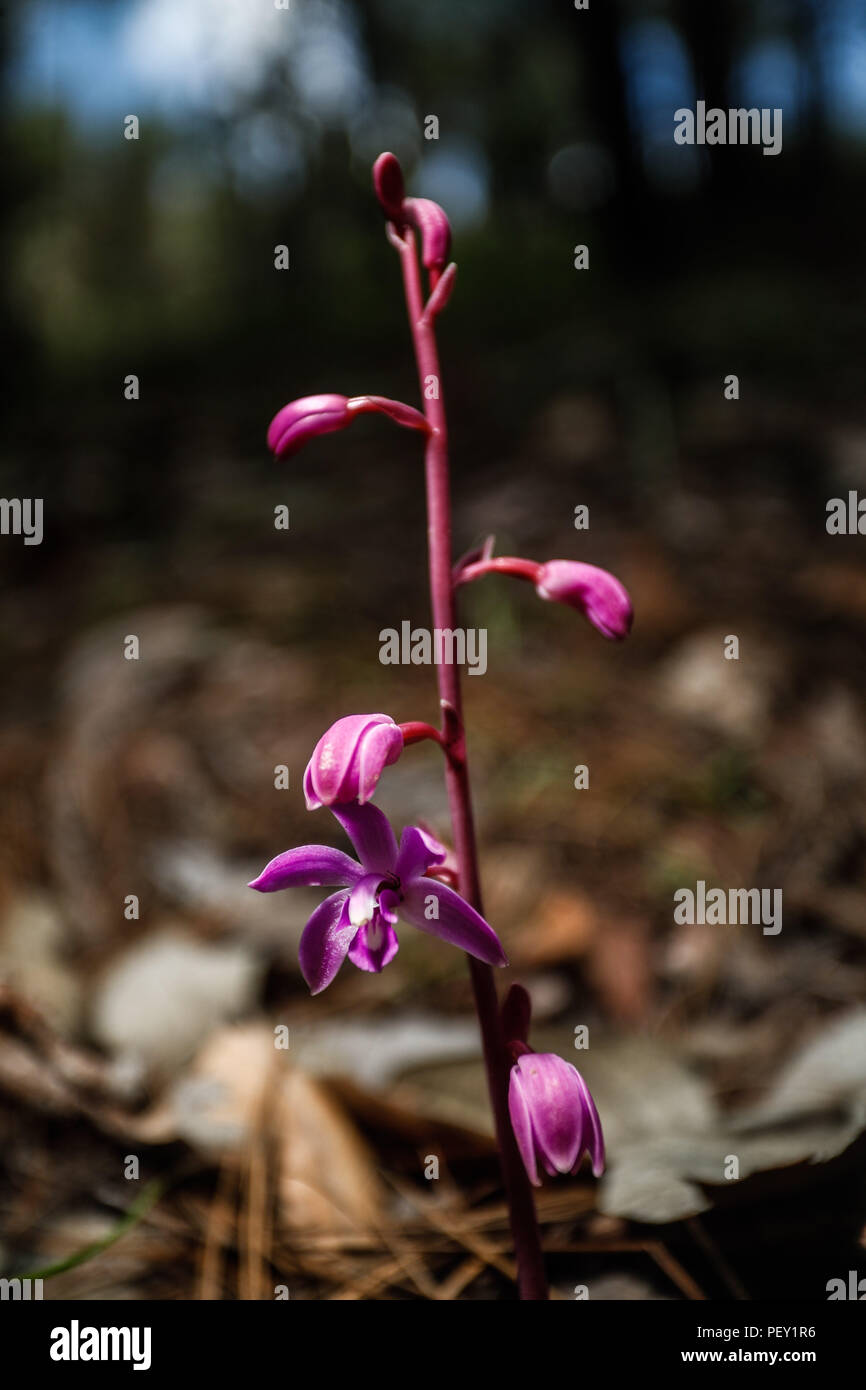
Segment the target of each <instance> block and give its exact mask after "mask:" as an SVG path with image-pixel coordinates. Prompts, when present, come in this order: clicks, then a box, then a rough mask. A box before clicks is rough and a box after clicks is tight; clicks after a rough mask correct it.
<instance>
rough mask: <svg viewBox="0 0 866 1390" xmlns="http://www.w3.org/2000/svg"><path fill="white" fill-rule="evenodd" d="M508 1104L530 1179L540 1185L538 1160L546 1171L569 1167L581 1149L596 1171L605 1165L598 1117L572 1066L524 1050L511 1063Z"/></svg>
mask: <svg viewBox="0 0 866 1390" xmlns="http://www.w3.org/2000/svg"><path fill="white" fill-rule="evenodd" d="M508 1110H509V1113H510V1115H511V1125H512V1128H513V1130H514V1137H515V1139H516V1140H517V1147H518V1148H519V1149H520V1154H521V1157H522V1159H523V1162H524V1165H525V1167H526V1171H527V1173H528V1174H529V1178H530V1181H531V1182H532V1183H533V1184H534V1185H535V1186H536V1187H540V1186H541V1179H540V1178H539V1176H538V1161H539V1159H540V1160H541V1164H542V1166H543V1168H544V1170H545V1172H547V1173H549V1174H550V1175H551V1176H553V1175H555V1174H556V1173H574V1172H576V1171H577V1169H578V1168H579V1166H580V1161H581V1158H582V1157H583V1154H584V1152H587V1153H588V1154H589V1157H590V1159H591V1160H592V1171H593V1173H594V1174H595V1176H596V1177H598V1176H599V1174H600V1173H602V1172H603V1170H604V1139H603V1137H602V1132H601V1121H600V1120H599V1118H598V1111H597V1110H596V1108H595V1103H594V1102H593V1099H592V1096H591V1095H590V1093H589V1087H588V1086H587V1084H586V1082H585V1081H584V1079H583V1077H582V1076H581V1074H580V1072H579V1071H578V1070H577V1068H576V1067H573V1066H572V1065H571V1063H570V1062H565V1061H563V1059H562V1058H561V1057H557V1056H556V1055H555V1053H552V1052H525V1053H524V1055H523V1056H521V1057H518V1059H517V1062H516V1064H515V1065H514V1066H513V1067H512V1069H511V1080H510V1084H509V1087H508Z"/></svg>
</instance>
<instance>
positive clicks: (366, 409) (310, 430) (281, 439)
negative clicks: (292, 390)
mask: <svg viewBox="0 0 866 1390" xmlns="http://www.w3.org/2000/svg"><path fill="white" fill-rule="evenodd" d="M373 411H375V412H376V413H377V414H379V415H387V416H388V418H389V419H391V420H394V421H395V423H396V424H398V425H402V426H403V428H404V429H407V430H423V431H425V432H427V431H429V429H430V426H429V425H428V423H427V421H426V419H425V418H424V416H423V415H422V414H421V412H420V410H416V409H415V407H414V406H411V405H405V404H404V403H403V401H392V400H389V399H388V397H387V396H351V397H346V396H335V395H327V396H302V397H301V398H300V400H297V401H291V402H290V403H289V405H284V406H283V408H282V410H279V411H277V414H276V415H275V416H274V418H273V420H272V421H271V423H270V426H269V428H268V447H269V448H270V449H271V450H273V452H274V453H275V454H276V456H277V458H288V457H289V455H290V454H294V453H296V452H297V450H298V449H300V447H301V445H302V444H305V443H306V442H307V440H308V439H312V438H313V436H314V435H317V434H331V433H332V432H333V431H334V430H344V429H345V428H346V426H347V425H351V423H352V421H353V420H354V418H355V416H356V415H366V414H368V413H370V412H373Z"/></svg>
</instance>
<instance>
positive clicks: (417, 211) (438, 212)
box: [403, 198, 451, 273]
mask: <svg viewBox="0 0 866 1390" xmlns="http://www.w3.org/2000/svg"><path fill="white" fill-rule="evenodd" d="M403 216H404V217H405V218H406V219H407V220H408V221H409V222H411V223H412V226H413V227H414V228H415V229H416V231H417V232H418V233H419V235H420V237H421V263H422V265H423V266H424V268H425V270H432V271H436V272H437V273H439V272H441V271H443V270H444V269H445V267H446V265H447V264H448V256H449V255H450V252H451V224H450V222H449V221H448V218H447V217H446V216H445V213H444V212H443V210H442V208H440V206H439V204H438V203H434V202H431V200H430V199H429V198H404V199H403Z"/></svg>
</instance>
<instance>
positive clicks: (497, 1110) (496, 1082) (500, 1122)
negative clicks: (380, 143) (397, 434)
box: [389, 224, 548, 1300]
mask: <svg viewBox="0 0 866 1390" xmlns="http://www.w3.org/2000/svg"><path fill="white" fill-rule="evenodd" d="M389 236H390V239H391V241H392V243H393V244H394V246H395V247H396V248H397V250H398V252H399V255H400V264H401V268H402V272H403V287H404V291H405V295H406V307H407V310H408V314H409V327H410V330H411V333H412V343H413V347H414V351H415V361H416V365H417V368H418V378H419V382H420V387H421V396H422V399H423V400H424V402H425V414H426V416H427V421H428V424H429V426H430V433H429V434H428V436H427V447H426V452H425V478H426V488H427V540H428V563H429V576H430V600H431V608H432V614H433V626H434V627H436V628H441V629H453V628H455V627H456V626H457V620H456V602H455V597H454V587H455V586H454V583H453V579H452V543H451V487H450V478H449V467H448V424H447V419H446V414H445V400H444V393H443V390H442V379H441V372H440V366H439V352H438V348H437V343H436V333H435V314H433V313H431V312H430V311H429V306H428V309H427V312H425V305H424V299H423V292H422V287H421V272H420V268H419V265H418V257H417V252H416V246H415V236H414V233H413V231H412V229H411V227H409V226H405V225H404V227H403V228H402V230H401V231H398V230H397V228H396V227H394V226H393V224H392V226H391V228H390V230H389ZM452 280H453V276H452ZM444 283H445V277H444V275H443V277H442V279H441V280H439V282H438V284H437V285H434V286H433V287H432V288H433V294H434V295H435V294H436V292H437V290H441V288H442V285H443V284H444ZM436 679H437V683H438V688H439V698H440V702H441V703H442V706H443V709H446V708H447V709H448V710H449V711H450V714H451V720H450V722H451V733H450V737H449V739H448V744H447V747H448V758H447V760H446V764H445V778H446V783H447V788H448V801H449V807H450V812H451V825H452V829H453V835H454V847H455V851H456V857H457V863H458V866H459V869H458V872H459V881H460V891H461V893H462V895H463V897H464V898H466V899H467V901H468V902H469V903H471V905H472V906H473V907H474V908H475V909H476V911H477V912H479V913H480V914H481V915H482V916H483V913H484V908H483V905H482V898H481V879H480V874H479V869H478V850H477V843H476V836H475V823H474V818H473V814H472V792H471V786H470V780H469V766H468V762H467V757H466V738H465V732H464V728H463V714H462V708H463V706H462V696H461V689H460V672H459V667H458V666H457V664H456V663H451V664H445V663H443V664H439V665H437V667H436ZM469 972H470V975H471V977H472V989H473V993H474V996H475V1007H476V1011H477V1014H478V1021H479V1025H480V1028H481V1039H482V1046H483V1050H484V1063H485V1067H486V1071H487V1085H488V1089H489V1092H490V1102H491V1107H492V1110H493V1118H494V1123H495V1126H496V1138H497V1143H498V1146H499V1153H500V1158H501V1162H502V1174H503V1180H504V1183H505V1191H506V1197H507V1200H508V1207H509V1213H510V1220H511V1232H512V1236H513V1238H514V1252H515V1257H516V1261H517V1270H518V1290H519V1293H520V1297H521V1298H522V1299H534V1300H539V1299H546V1298H547V1294H548V1290H547V1278H546V1275H545V1272H544V1257H543V1255H542V1250H541V1238H540V1235H539V1230H538V1221H537V1219H536V1215H535V1203H534V1200H533V1196H532V1190H531V1187H530V1183H529V1179H528V1176H527V1172H526V1169H525V1167H524V1164H523V1160H522V1158H521V1155H520V1151H519V1149H518V1146H517V1142H516V1139H515V1136H514V1131H513V1129H512V1126H511V1120H510V1116H509V1109H508V1089H509V1077H510V1070H511V1058H510V1056H509V1053H508V1051H507V1050H506V1047H505V1040H504V1038H503V1036H502V1028H501V1023H500V1016H499V1004H498V999H497V994H496V985H495V983H494V979H493V971H492V969H491V967H490V966H489V965H487V964H485V963H484V962H483V961H480V960H477V959H473V958H471V957H470V958H469Z"/></svg>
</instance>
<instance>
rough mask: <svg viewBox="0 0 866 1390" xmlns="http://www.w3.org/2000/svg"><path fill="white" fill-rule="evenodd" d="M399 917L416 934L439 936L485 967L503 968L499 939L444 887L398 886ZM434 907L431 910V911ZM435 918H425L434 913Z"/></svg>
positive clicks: (431, 882)
mask: <svg viewBox="0 0 866 1390" xmlns="http://www.w3.org/2000/svg"><path fill="white" fill-rule="evenodd" d="M402 894H403V902H402V904H401V907H400V916H401V917H402V918H403V919H404V921H406V922H409V923H411V925H412V926H413V927H417V928H418V930H419V931H425V932H429V933H430V934H431V935H432V936H439V937H441V938H442V940H443V941H450V943H451V945H452V946H459V947H460V949H461V951H466V952H468V954H469V955H470V956H475V957H476V958H477V959H478V960H483V961H486V962H487V964H488V965H507V964H508V961H507V959H506V956H505V952H504V951H503V949H502V946H501V944H500V941H499V937H498V936H497V935H496V932H495V931H494V930H493V928H492V927H491V926H489V925H488V924H487V922H485V920H484V918H483V917H481V916H480V915H479V913H477V912H476V911H475V908H474V907H470V905H469V903H467V902H465V901H464V899H463V898H461V897H460V894H459V893H455V892H454V890H453V888H448V887H447V886H446V885H445V884H444V883H438V882H437V881H436V880H435V879H432V878H418V879H414V880H411V881H410V882H408V883H402ZM434 904H435V909H434ZM434 910H435V912H436V914H437V915H436V916H430V917H428V916H427V912H428V911H430V912H432V911H434Z"/></svg>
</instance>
